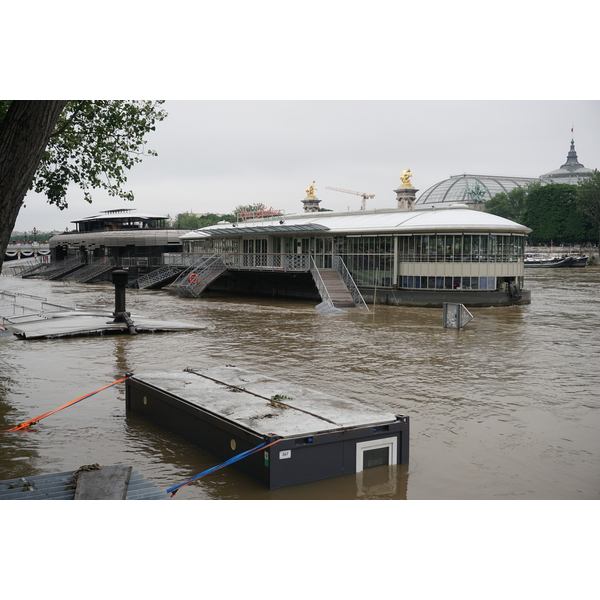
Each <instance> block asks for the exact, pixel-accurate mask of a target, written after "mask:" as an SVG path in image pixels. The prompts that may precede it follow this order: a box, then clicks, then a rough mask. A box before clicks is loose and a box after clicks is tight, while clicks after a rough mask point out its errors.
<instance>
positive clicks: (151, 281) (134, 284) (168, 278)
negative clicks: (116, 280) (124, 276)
mask: <svg viewBox="0 0 600 600" xmlns="http://www.w3.org/2000/svg"><path fill="white" fill-rule="evenodd" d="M180 273H181V268H178V267H174V266H172V265H164V266H162V267H160V268H158V269H155V270H154V271H151V272H150V273H146V274H145V275H142V276H140V277H138V278H137V279H134V280H133V281H130V282H129V284H128V285H127V287H129V288H138V289H140V290H144V289H153V290H158V289H160V288H162V287H165V286H166V285H169V284H170V283H172V282H173V281H175V279H176V278H177V276H178V275H179V274H180Z"/></svg>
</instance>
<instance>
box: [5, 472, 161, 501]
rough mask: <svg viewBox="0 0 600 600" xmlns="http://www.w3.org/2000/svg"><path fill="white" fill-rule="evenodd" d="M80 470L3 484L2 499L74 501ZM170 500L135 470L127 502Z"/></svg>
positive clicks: (15, 480)
mask: <svg viewBox="0 0 600 600" xmlns="http://www.w3.org/2000/svg"><path fill="white" fill-rule="evenodd" d="M119 466H126V465H119ZM106 468H108V467H106ZM129 468H130V467H129ZM80 469H81V467H80ZM80 469H77V470H76V471H66V472H63V473H52V474H48V475H35V476H33V477H18V478H16V479H6V480H4V481H0V500H74V499H75V491H76V488H77V474H78V472H80ZM84 469H85V467H84ZM88 499H91V498H88ZM168 499H169V495H168V494H167V492H166V491H165V490H161V489H160V488H158V487H156V486H155V485H154V484H153V483H152V482H150V481H148V480H147V479H145V478H144V477H143V476H142V475H140V473H138V472H137V471H133V470H132V471H131V475H130V477H129V482H128V484H127V492H126V495H125V500H168Z"/></svg>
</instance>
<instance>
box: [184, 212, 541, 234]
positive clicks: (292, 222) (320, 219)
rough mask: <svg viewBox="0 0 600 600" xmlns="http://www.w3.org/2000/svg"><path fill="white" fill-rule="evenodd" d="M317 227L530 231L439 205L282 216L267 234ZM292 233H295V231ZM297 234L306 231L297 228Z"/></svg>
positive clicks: (241, 230) (213, 230)
mask: <svg viewBox="0 0 600 600" xmlns="http://www.w3.org/2000/svg"><path fill="white" fill-rule="evenodd" d="M308 225H312V226H317V227H314V228H313V229H312V231H315V232H316V231H329V232H331V235H342V234H346V235H386V234H387V235H391V234H400V235H401V234H405V235H409V234H411V233H422V232H426V231H429V232H431V231H440V232H441V231H444V232H446V231H456V232H463V231H464V232H474V233H475V232H477V233H486V232H492V233H512V234H521V235H524V234H527V233H530V232H531V229H529V228H527V227H525V226H524V225H520V224H519V223H515V222H513V221H510V220H508V219H504V218H502V217H498V216H496V215H492V214H489V213H485V212H482V211H478V210H472V209H470V208H469V207H468V206H466V205H464V204H454V205H450V206H449V205H445V206H442V207H441V209H440V210H432V208H431V207H419V208H418V209H416V210H412V211H406V210H398V209H388V210H373V211H358V212H354V213H335V212H323V213H306V214H304V215H294V216H286V219H285V225H273V226H271V227H269V228H268V230H269V233H273V234H275V235H277V234H278V233H280V232H284V231H285V230H284V229H283V227H285V226H293V227H306V226H308ZM266 229H267V228H266V227H262V226H261V225H260V224H259V223H257V222H251V221H250V222H246V223H240V224H238V225H237V227H233V225H231V226H230V227H224V226H220V227H217V226H211V227H205V228H203V229H199V230H197V231H192V232H190V233H188V234H186V235H185V236H182V239H184V240H192V239H198V240H200V239H204V238H207V237H209V236H211V235H214V236H225V235H228V236H239V237H250V236H254V235H260V234H262V233H265V230H266ZM292 231H296V230H295V229H294V230H292ZM297 231H310V230H309V229H298V230H297Z"/></svg>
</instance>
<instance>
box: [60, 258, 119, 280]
mask: <svg viewBox="0 0 600 600" xmlns="http://www.w3.org/2000/svg"><path fill="white" fill-rule="evenodd" d="M116 266H117V261H116V260H115V259H114V258H113V257H112V256H105V257H104V258H99V259H98V260H96V261H94V262H93V263H92V264H91V265H85V266H84V267H82V268H80V269H77V270H76V271H74V272H73V273H70V274H69V275H66V276H65V277H62V279H63V280H64V281H70V282H72V283H87V282H88V281H91V280H92V279H96V278H97V277H99V276H100V275H102V274H103V273H106V272H107V271H112V270H113V269H114V268H115V267H116ZM52 279H57V277H52Z"/></svg>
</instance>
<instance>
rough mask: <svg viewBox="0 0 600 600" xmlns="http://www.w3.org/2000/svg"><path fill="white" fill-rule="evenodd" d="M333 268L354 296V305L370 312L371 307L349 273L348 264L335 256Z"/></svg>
mask: <svg viewBox="0 0 600 600" xmlns="http://www.w3.org/2000/svg"><path fill="white" fill-rule="evenodd" d="M332 264H333V268H334V269H335V270H336V271H337V272H338V273H339V274H340V275H341V276H342V280H343V281H344V284H345V285H346V287H347V288H348V291H349V292H350V295H351V296H352V300H354V304H356V306H358V308H361V309H363V310H366V311H369V307H368V306H367V303H366V302H365V299H364V298H363V297H362V294H361V293H360V291H359V289H358V286H357V285H356V282H355V281H354V278H353V277H352V275H351V274H350V271H348V267H347V266H346V263H345V262H344V261H343V260H342V257H341V256H337V255H334V257H333V263H332Z"/></svg>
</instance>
